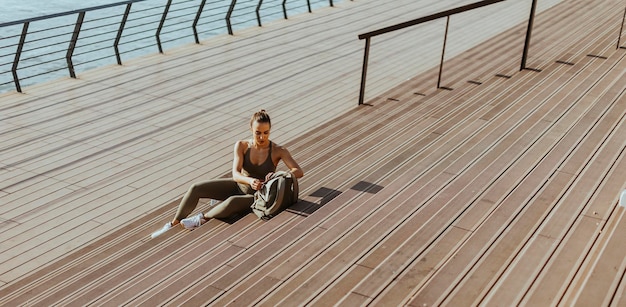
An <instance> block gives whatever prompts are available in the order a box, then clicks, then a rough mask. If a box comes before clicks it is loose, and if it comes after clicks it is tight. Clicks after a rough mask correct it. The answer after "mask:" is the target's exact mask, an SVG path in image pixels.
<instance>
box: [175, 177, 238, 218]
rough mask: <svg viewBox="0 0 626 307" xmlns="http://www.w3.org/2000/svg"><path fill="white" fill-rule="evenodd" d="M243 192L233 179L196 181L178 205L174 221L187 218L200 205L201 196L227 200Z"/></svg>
mask: <svg viewBox="0 0 626 307" xmlns="http://www.w3.org/2000/svg"><path fill="white" fill-rule="evenodd" d="M240 194H242V193H241V191H240V190H239V186H238V185H237V183H236V182H235V181H233V180H232V179H215V180H210V181H205V182H199V183H194V184H192V185H191V187H189V190H188V191H187V193H186V194H185V196H184V197H183V199H182V200H181V202H180V204H179V205H178V211H177V212H176V215H175V216H174V220H173V221H172V224H173V225H176V224H178V223H179V222H180V220H182V219H184V218H186V217H187V216H188V215H189V214H191V212H193V210H194V209H196V206H197V205H198V201H199V200H200V198H212V199H216V200H226V199H228V198H229V197H231V196H233V195H240Z"/></svg>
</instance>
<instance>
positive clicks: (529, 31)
mask: <svg viewBox="0 0 626 307" xmlns="http://www.w3.org/2000/svg"><path fill="white" fill-rule="evenodd" d="M532 1H533V3H532V5H531V8H530V18H528V29H527V30H526V42H525V43H524V54H523V55H522V64H521V65H520V69H519V70H520V71H522V70H524V69H526V59H528V49H529V47H530V37H531V35H532V32H533V23H534V21H535V10H536V9H537V0H532Z"/></svg>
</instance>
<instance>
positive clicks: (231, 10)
mask: <svg viewBox="0 0 626 307" xmlns="http://www.w3.org/2000/svg"><path fill="white" fill-rule="evenodd" d="M235 4H237V0H233V1H232V2H231V3H230V7H229V8H228V13H226V27H228V34H230V35H233V26H232V25H231V24H230V16H231V15H233V10H234V9H235Z"/></svg>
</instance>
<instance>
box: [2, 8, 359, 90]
mask: <svg viewBox="0 0 626 307" xmlns="http://www.w3.org/2000/svg"><path fill="white" fill-rule="evenodd" d="M351 1H352V0H351ZM290 3H292V4H291V5H288V4H287V0H265V1H264V0H230V1H228V0H128V1H123V2H118V3H112V4H107V5H101V6H95V7H90V8H85V9H80V10H74V11H68V12H63V13H57V14H52V15H46V16H41V17H36V18H30V19H25V20H17V21H12V22H7V23H2V24H0V30H2V33H0V76H4V78H5V79H7V80H6V81H5V80H3V79H0V91H2V87H7V86H9V85H10V84H11V83H13V84H14V85H15V89H16V90H17V91H18V92H22V86H21V81H24V80H29V81H33V82H31V83H36V82H34V80H36V79H37V80H39V79H41V77H42V76H43V75H51V74H55V73H56V74H58V73H60V72H62V71H63V70H67V71H68V72H69V75H70V77H72V78H76V67H77V66H79V65H82V66H83V67H86V69H87V68H93V67H97V66H101V65H105V64H108V63H104V62H105V61H112V62H113V63H117V64H118V65H122V55H124V56H125V57H126V56H128V57H136V56H139V55H145V54H148V53H149V52H146V51H145V50H146V49H148V48H153V47H154V46H155V45H156V47H157V49H158V52H160V53H163V52H164V45H165V44H173V43H175V42H176V43H177V44H178V45H180V44H182V43H183V42H184V41H186V40H188V41H189V42H195V43H196V44H200V37H201V35H202V34H206V36H207V37H209V36H214V35H217V34H220V33H224V32H225V31H227V32H228V33H229V34H231V35H234V30H233V27H234V26H241V27H249V26H251V25H254V24H255V21H256V24H258V26H262V23H261V16H262V15H263V16H264V17H272V16H275V15H279V14H281V13H282V17H283V18H285V19H287V17H288V16H287V15H288V14H287V13H288V11H291V12H306V11H308V12H312V10H313V8H317V7H321V6H327V5H330V6H333V5H334V3H333V1H332V0H306V2H304V0H290ZM288 6H289V7H288ZM250 16H252V17H250ZM275 18H276V17H275ZM3 67H6V69H3ZM23 71H34V72H35V73H33V74H30V75H26V76H20V74H21V72H23Z"/></svg>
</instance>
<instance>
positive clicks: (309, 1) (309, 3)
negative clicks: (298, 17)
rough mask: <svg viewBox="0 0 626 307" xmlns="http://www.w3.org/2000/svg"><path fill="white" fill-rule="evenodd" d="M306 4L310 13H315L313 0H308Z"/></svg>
mask: <svg viewBox="0 0 626 307" xmlns="http://www.w3.org/2000/svg"><path fill="white" fill-rule="evenodd" d="M306 6H308V7H309V13H313V10H311V0H306Z"/></svg>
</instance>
